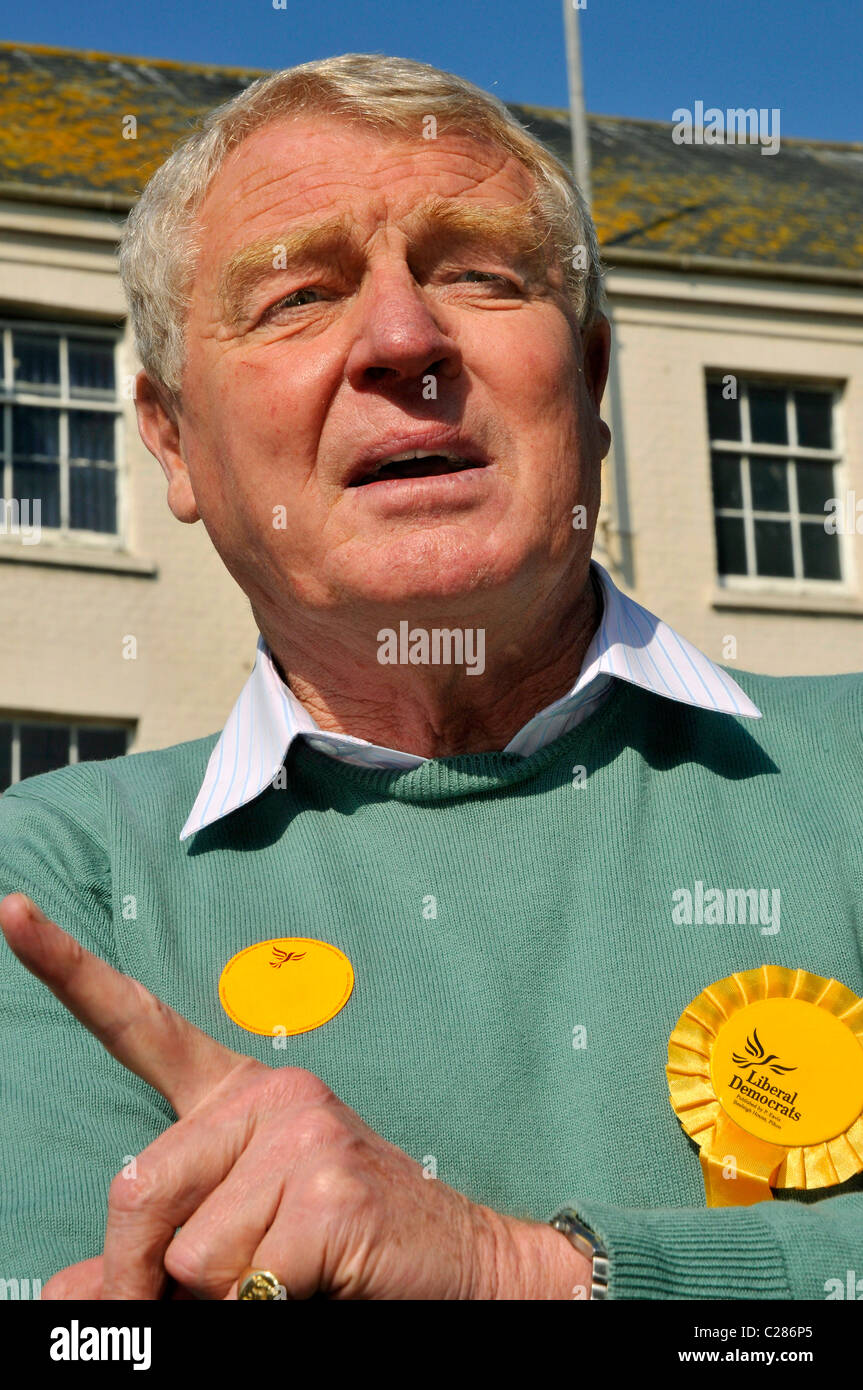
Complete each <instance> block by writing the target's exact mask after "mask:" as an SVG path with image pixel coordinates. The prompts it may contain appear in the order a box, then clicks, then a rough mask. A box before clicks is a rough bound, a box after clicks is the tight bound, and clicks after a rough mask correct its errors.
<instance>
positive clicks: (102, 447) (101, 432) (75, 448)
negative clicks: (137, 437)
mask: <svg viewBox="0 0 863 1390" xmlns="http://www.w3.org/2000/svg"><path fill="white" fill-rule="evenodd" d="M69 458H70V460H71V459H104V460H105V461H106V462H108V463H113V461H114V416H113V415H108V414H106V413H105V412H103V411H101V410H70V411H69Z"/></svg>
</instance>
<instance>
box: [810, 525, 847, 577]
mask: <svg viewBox="0 0 863 1390" xmlns="http://www.w3.org/2000/svg"><path fill="white" fill-rule="evenodd" d="M800 542H801V548H802V551H803V573H804V575H805V576H806V578H807V579H841V578H842V570H841V566H840V564H839V537H838V536H831V535H828V533H827V532H826V531H825V530H824V523H823V522H822V523H821V525H820V526H819V524H818V522H816V521H804V522H802V523H801V525H800Z"/></svg>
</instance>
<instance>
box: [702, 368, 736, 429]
mask: <svg viewBox="0 0 863 1390" xmlns="http://www.w3.org/2000/svg"><path fill="white" fill-rule="evenodd" d="M724 389H725V388H723V385H722V382H721V381H708V383H707V419H708V423H709V425H710V438H711V439H739V438H740V402H739V400H730V401H727V400H724V399H723V394H722V393H723V390H724Z"/></svg>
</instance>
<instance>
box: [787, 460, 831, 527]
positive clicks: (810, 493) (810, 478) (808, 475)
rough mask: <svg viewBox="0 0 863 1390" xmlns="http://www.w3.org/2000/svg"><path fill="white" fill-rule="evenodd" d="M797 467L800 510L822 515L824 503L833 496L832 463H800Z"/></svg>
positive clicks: (798, 461)
mask: <svg viewBox="0 0 863 1390" xmlns="http://www.w3.org/2000/svg"><path fill="white" fill-rule="evenodd" d="M796 468H797V500H798V503H799V506H800V510H801V512H813V513H817V514H818V515H819V516H823V515H824V503H825V502H826V501H827V500H828V499H829V498H830V497H834V496H835V493H834V491H833V465H832V463H810V462H809V461H807V462H805V463H802V462H801V461H800V460H799V459H798V460H797V464H796Z"/></svg>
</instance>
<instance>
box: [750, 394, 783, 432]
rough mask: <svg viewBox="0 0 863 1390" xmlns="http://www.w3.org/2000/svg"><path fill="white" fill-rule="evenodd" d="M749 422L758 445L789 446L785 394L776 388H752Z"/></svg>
mask: <svg viewBox="0 0 863 1390" xmlns="http://www.w3.org/2000/svg"><path fill="white" fill-rule="evenodd" d="M749 422H750V427H751V429H752V439H753V442H754V443H756V444H787V443H788V421H787V418H786V415H785V392H784V391H783V390H782V389H781V388H779V387H774V386H750V388H749Z"/></svg>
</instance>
